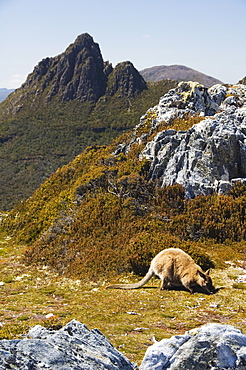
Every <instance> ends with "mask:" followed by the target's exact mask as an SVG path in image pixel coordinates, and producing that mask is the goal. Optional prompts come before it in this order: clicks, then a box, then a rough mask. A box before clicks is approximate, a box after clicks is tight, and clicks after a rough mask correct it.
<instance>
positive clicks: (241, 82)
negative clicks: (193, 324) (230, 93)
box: [238, 76, 246, 85]
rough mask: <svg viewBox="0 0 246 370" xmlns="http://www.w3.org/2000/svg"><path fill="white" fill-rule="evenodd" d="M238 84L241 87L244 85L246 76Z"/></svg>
mask: <svg viewBox="0 0 246 370" xmlns="http://www.w3.org/2000/svg"><path fill="white" fill-rule="evenodd" d="M238 83H239V84H242V85H246V76H245V77H244V78H242V79H241V80H240V81H239V82H238Z"/></svg>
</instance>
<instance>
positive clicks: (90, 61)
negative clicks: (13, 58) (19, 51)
mask: <svg viewBox="0 0 246 370" xmlns="http://www.w3.org/2000/svg"><path fill="white" fill-rule="evenodd" d="M146 88H147V86H146V83H145V81H144V80H143V78H142V76H141V75H140V74H139V72H138V71H137V70H136V69H135V67H134V66H133V64H132V63H131V62H123V63H119V64H118V65H117V66H116V67H115V68H113V67H112V65H111V63H109V62H107V61H106V62H104V60H103V57H102V54H101V51H100V48H99V45H98V44H97V43H96V42H94V40H93V38H92V37H91V36H90V35H89V34H88V33H84V34H82V35H79V36H78V37H77V38H76V40H75V41H74V43H72V44H71V45H69V46H68V47H67V49H66V50H65V51H64V53H62V54H60V55H57V56H55V57H53V58H49V57H48V58H44V59H43V60H41V61H40V62H39V63H38V65H37V66H36V67H35V68H34V70H33V72H32V73H31V74H29V76H28V77H27V80H26V82H25V83H24V84H23V85H22V87H21V88H20V89H17V90H16V93H15V94H13V95H12V96H11V104H10V106H9V107H7V111H8V113H12V114H13V113H14V114H15V113H18V112H19V111H20V110H21V109H22V108H23V106H25V104H26V102H27V100H28V99H29V98H31V103H29V106H31V107H32V108H36V107H37V106H38V105H40V104H42V102H43V101H44V102H45V103H48V102H49V101H50V100H52V99H53V98H56V99H58V100H59V101H61V102H63V101H70V100H74V99H76V100H79V101H82V102H83V101H92V102H96V101H97V100H98V99H99V98H100V97H101V96H103V95H105V94H107V95H114V94H116V93H117V94H118V96H127V97H131V96H135V95H136V94H137V93H139V92H141V91H142V90H143V89H146Z"/></svg>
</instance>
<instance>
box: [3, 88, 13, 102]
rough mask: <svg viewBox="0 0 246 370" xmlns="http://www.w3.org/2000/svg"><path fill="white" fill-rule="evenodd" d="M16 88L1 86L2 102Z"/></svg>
mask: <svg viewBox="0 0 246 370" xmlns="http://www.w3.org/2000/svg"><path fill="white" fill-rule="evenodd" d="M13 91H15V90H14V89H5V88H0V103H1V102H2V101H3V100H4V99H6V98H7V96H8V95H9V94H11V93H12V92H13Z"/></svg>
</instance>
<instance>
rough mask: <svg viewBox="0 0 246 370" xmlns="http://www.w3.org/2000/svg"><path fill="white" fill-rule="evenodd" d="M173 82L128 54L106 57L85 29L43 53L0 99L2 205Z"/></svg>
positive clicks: (119, 127) (133, 116)
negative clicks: (153, 76) (50, 53)
mask: <svg viewBox="0 0 246 370" xmlns="http://www.w3.org/2000/svg"><path fill="white" fill-rule="evenodd" d="M176 84H177V83H176V82H174V81H170V80H168V81H161V82H156V83H146V82H145V81H144V79H143V77H142V76H141V75H140V74H139V72H138V71H137V70H136V68H135V67H134V66H133V64H132V63H131V62H130V61H126V62H121V63H119V64H118V65H116V66H115V67H114V68H113V67H112V65H111V64H110V63H109V62H104V61H103V58H102V55H101V51H100V48H99V45H98V44H97V43H96V42H94V40H93V38H92V37H91V36H90V35H88V34H82V35H80V36H78V37H77V38H76V40H75V42H74V43H72V44H71V45H69V46H68V47H67V49H66V50H65V51H64V52H63V53H62V54H60V55H57V56H55V57H53V58H45V59H43V60H42V61H41V62H40V63H38V65H37V66H36V67H35V68H34V70H33V72H32V73H30V74H29V76H28V77H27V80H26V82H25V83H24V84H23V85H22V86H21V87H20V88H19V89H17V90H15V91H14V92H13V93H12V94H11V95H10V96H8V97H7V99H5V100H4V101H3V102H2V103H1V104H0V172H1V182H0V194H1V197H0V210H3V211H4V210H9V209H11V208H12V207H13V206H14V205H15V204H16V203H18V202H19V201H20V200H23V199H26V198H27V197H29V196H30V195H31V194H32V193H33V191H34V190H35V189H36V188H37V187H38V186H39V185H40V184H41V183H42V182H43V181H44V180H45V179H46V178H47V177H49V176H50V175H51V174H52V173H54V172H55V171H56V170H57V168H58V167H62V166H63V165H65V164H67V163H68V162H69V161H71V160H72V159H74V157H76V156H77V155H78V154H80V153H81V152H82V151H83V150H84V149H85V148H86V147H88V146H89V145H104V144H108V143H110V142H111V141H112V139H113V138H116V137H117V136H118V135H119V134H121V133H123V132H126V131H127V130H129V129H130V128H132V127H134V126H135V125H136V123H137V122H138V121H139V118H140V117H141V115H143V114H144V113H145V112H146V110H147V109H148V108H149V107H150V106H152V105H155V104H157V103H158V101H159V98H160V96H162V95H164V94H165V93H166V92H167V91H168V90H169V89H170V88H173V87H174V86H175V85H176Z"/></svg>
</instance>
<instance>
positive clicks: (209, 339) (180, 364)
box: [140, 324, 246, 370]
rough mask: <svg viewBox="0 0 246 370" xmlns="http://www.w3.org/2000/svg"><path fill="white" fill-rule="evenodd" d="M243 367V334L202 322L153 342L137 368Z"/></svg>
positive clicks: (245, 344) (245, 359)
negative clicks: (201, 324)
mask: <svg viewBox="0 0 246 370" xmlns="http://www.w3.org/2000/svg"><path fill="white" fill-rule="evenodd" d="M150 369H152V370H187V369H189V370H193V369H194V370H198V369H199V370H207V369H213V370H219V369H220V370H222V369H237V370H245V369H246V335H244V334H242V332H241V331H240V330H238V329H236V328H234V327H233V326H230V325H221V324H206V325H204V326H202V327H201V328H198V329H193V330H190V331H189V332H187V333H185V334H184V335H177V336H173V337H171V338H170V339H163V340H162V341H160V342H156V343H154V344H153V345H152V346H150V347H149V348H148V350H147V351H146V354H145V357H144V359H143V362H142V364H141V366H140V370H150Z"/></svg>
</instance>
